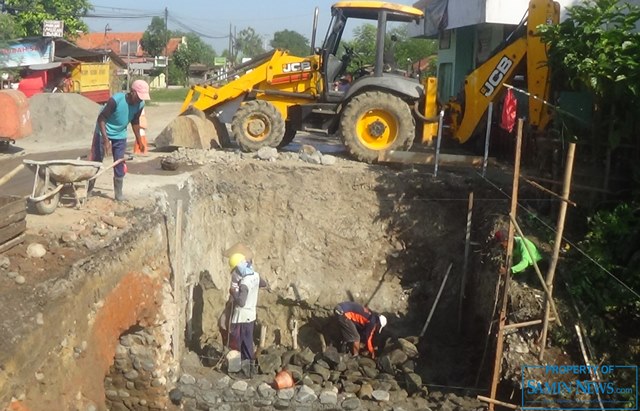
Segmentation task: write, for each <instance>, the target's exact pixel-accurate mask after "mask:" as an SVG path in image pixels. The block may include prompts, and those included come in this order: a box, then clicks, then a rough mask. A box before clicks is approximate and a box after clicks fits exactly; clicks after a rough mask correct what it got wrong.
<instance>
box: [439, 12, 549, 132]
mask: <svg viewBox="0 0 640 411" xmlns="http://www.w3.org/2000/svg"><path fill="white" fill-rule="evenodd" d="M559 16H560V5H559V4H558V3H557V2H555V1H553V0H531V2H530V3H529V10H528V18H527V27H526V34H525V35H524V36H523V37H520V38H518V39H516V40H514V41H513V42H511V43H510V44H509V45H507V46H506V47H505V48H503V49H501V50H500V51H499V52H498V53H496V54H495V55H493V56H492V57H491V58H489V59H488V60H487V61H486V62H484V63H483V64H482V65H481V66H480V67H478V68H477V69H476V70H474V71H473V72H472V73H471V74H469V76H467V78H466V79H465V83H464V99H463V101H460V102H459V101H456V100H452V101H450V102H449V103H447V108H448V110H449V115H450V119H451V129H452V134H453V137H454V138H455V139H456V140H458V141H459V142H460V143H464V142H466V141H467V140H468V139H469V138H471V136H472V135H473V132H474V130H475V129H476V127H477V126H478V123H479V122H480V121H481V119H482V117H483V116H484V113H485V112H486V111H487V108H488V107H489V104H490V103H491V102H495V101H496V98H497V97H499V96H501V95H502V93H501V91H502V90H503V88H504V84H505V83H506V82H508V81H510V80H511V79H512V78H513V75H514V73H515V69H516V67H517V66H518V65H519V64H520V63H521V61H522V60H523V59H525V58H526V79H527V90H528V92H529V113H528V121H529V124H530V125H531V126H532V127H534V128H538V129H544V128H545V126H546V125H547V124H548V123H549V121H550V112H549V109H548V108H545V106H544V104H545V103H544V102H545V101H548V100H549V97H550V93H551V92H550V81H549V80H550V72H549V67H548V65H547V54H546V45H545V44H544V43H543V42H542V41H541V39H540V37H539V36H538V35H537V27H538V26H539V25H541V24H557V23H558V21H559Z"/></svg>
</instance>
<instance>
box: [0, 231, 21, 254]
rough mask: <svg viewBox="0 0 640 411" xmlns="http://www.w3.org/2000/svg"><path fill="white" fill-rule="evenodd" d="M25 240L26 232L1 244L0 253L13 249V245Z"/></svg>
mask: <svg viewBox="0 0 640 411" xmlns="http://www.w3.org/2000/svg"><path fill="white" fill-rule="evenodd" d="M23 241H24V233H22V234H20V235H19V236H17V237H16V238H14V239H13V240H9V241H7V242H6V243H4V244H0V253H4V252H5V251H7V250H10V249H12V248H13V247H15V246H17V245H18V244H20V243H22V242H23Z"/></svg>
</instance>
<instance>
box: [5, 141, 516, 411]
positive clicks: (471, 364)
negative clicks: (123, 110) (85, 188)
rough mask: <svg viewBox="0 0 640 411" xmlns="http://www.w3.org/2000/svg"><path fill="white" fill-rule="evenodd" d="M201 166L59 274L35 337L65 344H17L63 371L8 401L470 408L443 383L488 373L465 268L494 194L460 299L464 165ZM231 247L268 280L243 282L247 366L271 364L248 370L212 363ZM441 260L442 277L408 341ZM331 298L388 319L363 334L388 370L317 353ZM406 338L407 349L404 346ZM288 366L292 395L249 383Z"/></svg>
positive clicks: (481, 308)
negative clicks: (256, 292)
mask: <svg viewBox="0 0 640 411" xmlns="http://www.w3.org/2000/svg"><path fill="white" fill-rule="evenodd" d="M198 155H199V154H198ZM205 160H206V161H205V162H206V163H207V164H205V165H204V166H203V167H201V168H200V169H199V170H198V171H197V172H195V173H193V175H192V176H191V177H190V178H189V179H187V180H186V181H185V183H184V185H182V186H181V187H174V188H167V189H166V190H164V191H161V192H158V194H157V198H156V204H155V206H154V207H152V208H145V209H135V210H130V212H129V213H128V214H126V215H125V216H124V217H123V218H127V219H129V221H130V222H131V224H130V225H129V226H128V228H125V229H123V230H122V231H121V232H119V235H118V239H117V240H114V241H113V242H112V244H111V245H110V246H108V247H106V248H104V249H101V250H97V251H96V252H95V253H94V255H92V256H90V258H88V259H87V260H85V261H84V262H83V263H82V264H77V265H75V266H74V268H73V269H72V270H71V271H70V274H69V275H68V278H67V281H68V282H69V284H72V285H73V286H72V287H71V289H73V290H74V292H76V293H77V294H79V296H76V297H77V298H73V299H72V298H70V297H71V296H66V295H65V296H61V297H60V298H63V300H61V301H63V302H64V304H62V305H59V306H58V308H57V309H56V310H59V311H60V312H59V313H58V312H53V313H51V314H52V315H54V314H55V315H58V316H59V319H60V322H59V325H60V326H59V327H56V328H55V329H53V330H52V331H51V332H53V334H52V336H51V337H50V341H52V344H54V345H57V344H59V342H60V341H62V340H63V339H65V338H66V339H67V346H66V348H65V349H64V350H62V352H63V353H66V354H65V355H57V356H51V355H48V354H47V353H45V350H44V349H39V350H34V351H32V355H37V356H40V357H42V358H40V363H41V364H43V365H41V366H40V367H39V369H40V370H41V371H42V373H43V374H44V375H47V379H49V378H51V381H53V379H55V378H56V376H58V377H62V375H65V376H66V378H65V379H63V380H64V382H60V383H56V384H55V385H53V382H52V383H51V384H52V385H51V386H48V387H47V388H48V389H47V390H43V389H40V390H38V389H37V387H36V389H33V388H28V387H26V386H25V385H22V384H20V383H16V384H14V385H13V386H12V387H11V390H10V392H11V395H12V396H13V397H15V398H18V396H19V395H20V393H24V395H23V398H24V402H25V403H27V404H30V406H31V407H32V408H31V409H33V410H37V409H43V408H40V407H39V406H38V405H33V404H36V403H38V401H41V402H40V403H47V402H46V401H51V402H50V403H53V402H54V401H63V403H64V404H67V405H69V407H71V406H72V405H73V406H76V407H77V409H82V410H84V409H90V408H89V407H91V406H93V407H96V408H95V409H114V410H116V409H122V410H124V409H129V410H152V409H165V408H163V407H166V409H172V407H174V408H175V409H177V408H176V407H177V406H176V405H174V404H177V403H180V404H181V406H182V407H183V408H184V409H241V408H238V407H244V408H246V409H253V408H251V407H254V408H260V407H263V408H264V409H273V408H274V407H275V408H278V409H283V408H282V407H285V406H289V407H291V409H297V408H296V407H298V408H304V409H332V408H331V407H333V409H336V408H337V409H359V407H360V408H365V409H385V407H386V408H390V407H391V405H395V406H404V407H405V408H406V409H420V408H422V407H424V406H432V407H433V406H439V404H444V403H445V402H448V403H450V404H453V405H452V407H453V409H455V408H460V409H462V408H464V409H469V408H474V407H478V406H479V403H477V401H475V400H471V399H469V398H470V396H471V395H472V394H474V393H473V391H472V390H461V389H460V387H463V388H464V387H468V388H473V387H475V386H476V385H477V383H478V379H479V382H480V384H482V385H486V381H487V380H486V378H487V376H486V375H478V369H480V364H481V361H482V357H483V348H484V345H485V337H486V327H487V325H488V323H489V321H490V318H491V315H492V309H493V303H494V297H495V273H494V271H493V270H492V268H494V267H489V266H486V267H485V266H484V265H482V264H481V262H482V261H483V253H484V251H483V250H484V247H485V246H486V239H487V238H488V236H489V235H490V232H491V230H492V228H493V220H492V218H495V216H496V215H497V213H499V212H503V209H504V207H505V206H506V200H505V201H504V202H498V203H495V202H477V204H476V207H475V208H474V215H473V219H474V225H473V227H474V229H473V231H472V235H471V238H472V240H473V243H472V249H471V253H470V255H469V263H468V266H469V270H468V275H467V277H466V279H465V291H466V292H465V293H464V296H463V298H462V300H461V297H460V288H461V283H462V267H463V258H464V246H465V243H464V241H465V227H466V219H467V208H468V202H467V199H468V194H469V192H470V191H474V192H475V196H476V198H483V197H488V198H495V197H496V194H495V192H493V189H492V188H491V187H486V186H484V185H483V184H482V183H481V182H480V181H479V180H477V179H476V178H475V177H473V175H474V173H472V172H467V173H465V172H463V171H461V172H459V173H448V172H441V173H440V174H439V177H438V178H437V179H434V178H433V176H432V174H431V170H430V169H426V168H403V169H392V168H388V167H383V166H370V165H365V164H360V163H353V162H350V161H346V160H342V159H338V160H337V162H336V163H335V164H333V165H331V166H323V165H313V164H306V163H303V162H301V161H299V160H298V159H296V158H293V157H290V158H288V157H284V158H280V159H278V160H276V161H259V160H256V159H250V158H245V157H243V156H242V155H239V154H235V153H215V152H214V153H212V154H207V155H205ZM179 203H180V204H179ZM500 207H502V208H500ZM497 210H499V211H497ZM238 242H241V243H243V244H246V245H247V246H249V247H250V248H251V250H252V251H253V252H254V258H253V262H254V266H255V269H256V271H258V272H259V273H260V274H261V275H262V276H264V277H265V278H266V279H267V280H268V281H269V283H270V289H271V290H270V291H261V292H260V296H259V303H258V320H257V323H256V331H255V340H256V345H257V344H258V342H259V340H260V338H261V335H260V331H261V330H266V333H265V336H264V337H263V341H264V350H263V351H262V352H261V353H260V354H259V356H258V358H261V357H264V358H268V359H269V360H270V363H269V364H270V365H269V366H266V365H265V366H264V370H260V371H259V372H258V373H257V374H256V375H255V376H254V377H253V378H249V379H247V378H245V377H242V378H241V376H240V375H236V374H232V375H226V374H225V373H223V371H224V369H225V368H224V366H222V367H215V365H217V364H218V362H219V361H217V359H218V358H219V352H218V351H219V349H220V347H221V346H223V345H224V342H223V341H222V339H221V336H220V334H219V331H218V317H219V315H220V313H221V312H222V309H223V307H224V304H225V302H226V300H227V297H228V289H229V284H230V275H229V268H228V265H227V260H226V258H225V257H224V253H225V250H227V249H228V248H229V247H230V246H231V245H233V244H235V243H238ZM449 264H453V265H452V270H451V274H450V276H449V277H448V280H447V283H446V284H445V286H444V288H443V293H442V296H441V298H440V300H439V303H438V306H437V307H436V309H435V311H434V315H433V317H432V320H431V322H430V323H429V327H428V329H427V331H426V333H425V335H424V336H423V337H422V338H420V337H418V335H419V334H420V331H421V329H422V327H423V326H424V323H425V321H426V319H427V315H428V314H429V312H430V310H431V308H432V305H433V304H434V301H435V299H436V295H437V293H438V290H439V288H440V285H441V283H442V281H443V278H444V276H445V273H446V272H447V267H448V266H449ZM78 300H81V301H80V302H79V301H78ZM346 300H353V301H357V302H360V303H362V304H366V305H367V306H369V307H370V308H371V309H373V310H374V311H377V312H380V313H383V314H385V315H386V316H387V318H388V319H389V323H388V325H387V327H385V329H384V331H383V333H382V334H381V335H379V337H378V338H377V341H376V344H377V345H378V346H379V347H380V352H381V356H380V358H382V357H384V356H385V355H386V356H389V355H392V354H391V353H393V352H395V354H393V355H396V356H397V357H398V358H400V359H402V360H403V361H400V359H398V358H395V359H394V361H395V363H394V364H393V367H391V368H389V367H385V366H384V365H381V364H380V361H378V362H375V361H373V362H371V360H370V361H367V360H366V359H359V360H354V359H347V358H344V361H345V364H347V363H348V364H351V365H347V366H348V367H351V368H347V370H350V371H352V374H351V375H349V376H348V377H345V375H344V371H339V370H336V369H332V366H331V364H330V361H327V359H326V356H332V357H335V354H333V353H334V352H335V349H336V347H337V345H338V344H337V337H338V336H337V334H336V330H337V327H336V324H335V319H334V318H333V317H332V309H333V307H334V306H335V305H336V304H337V303H339V302H341V301H346ZM461 301H462V304H460V303H461ZM87 307H88V308H87ZM460 307H462V312H461V313H459V308H460ZM56 310H54V311H56ZM70 313H74V314H70ZM71 317H73V318H71ZM293 321H297V323H298V326H299V333H298V338H297V345H298V347H299V349H298V352H297V354H295V353H292V346H293V345H294V342H293V340H292V333H291V328H292V327H291V324H292V322H293ZM71 329H72V330H73V333H72V334H73V335H70V334H69V333H70V331H69V330H71ZM83 341H84V342H85V343H84V344H83ZM403 341H406V342H407V344H404V343H403ZM403 344H404V345H403ZM409 344H410V345H409ZM411 346H415V347H416V350H417V352H416V355H415V356H414V357H410V356H409V355H408V353H407V350H408V351H409V352H412V349H411V348H410V347H411ZM78 347H79V348H78ZM407 347H409V348H407ZM216 349H218V351H216ZM323 350H324V351H325V353H323ZM394 350H395V351H394ZM397 350H400V352H398V351H397ZM74 353H75V354H74ZM212 353H213V354H212ZM301 353H305V354H301ZM326 353H332V354H326ZM336 354H337V353H336ZM487 355H490V353H487ZM265 356H266V357H265ZM301 356H302V357H304V358H305V359H304V360H299V357H301ZM404 356H406V357H407V358H406V359H404ZM212 358H213V359H214V360H212ZM276 358H277V359H276ZM287 358H288V359H289V361H287ZM295 358H298V360H294V359H295ZM341 358H342V357H341ZM487 358H491V357H490V356H489V357H487ZM309 359H310V360H311V362H308V360H309ZM263 361H267V360H266V359H265V360H263ZM292 361H294V362H298V364H296V363H293V362H292ZM305 361H306V363H305ZM278 363H279V364H278ZM265 364H266V363H265ZM325 364H327V365H329V368H327V371H328V372H329V375H328V376H323V374H326V373H325V369H324V365H325ZM353 364H355V365H353ZM363 364H364V365H363ZM287 365H291V366H295V367H300V371H301V373H302V374H301V375H300V376H299V377H300V378H297V380H296V381H297V385H296V387H295V389H294V393H293V394H292V396H291V398H286V397H287V396H288V395H289V393H287V394H283V395H280V394H279V393H277V392H276V393H275V394H273V395H271V391H270V390H268V389H267V388H265V386H264V385H263V384H267V385H269V384H272V383H273V381H274V377H275V373H276V372H277V371H279V370H280V369H282V368H283V367H286V366H287ZM314 367H316V369H315V371H314ZM56 370H58V371H56ZM60 370H66V371H64V373H63V372H61V371H60ZM296 370H297V369H296ZM331 372H333V373H334V375H331ZM335 372H340V373H341V374H340V375H337V374H335ZM358 373H359V374H358ZM367 373H368V374H367ZM16 374H18V373H16ZM24 375H25V376H24V379H25V380H27V379H29V377H27V374H26V372H25V374H24ZM318 375H320V377H318ZM414 375H415V376H417V378H415V377H413V376H414ZM305 377H306V379H305ZM325 377H326V378H325ZM332 378H333V379H334V381H331V379H332ZM18 381H19V380H18ZM412 384H413V385H412ZM363 385H365V389H364V390H367V389H368V387H369V386H370V387H371V388H372V390H373V391H383V392H382V393H379V392H378V393H376V395H377V396H381V397H380V398H382V399H378V398H377V397H376V398H373V397H372V395H373V394H371V395H369V394H367V393H363V394H360V390H362V389H363V388H362V387H363ZM5 387H7V386H5ZM303 387H306V388H303ZM40 388H42V387H40ZM261 391H264V393H266V394H264V393H262V392H261ZM329 391H331V392H332V393H335V397H336V398H335V402H334V400H333V394H331V393H329ZM385 393H386V394H385ZM263 394H264V395H263ZM387 396H388V397H387ZM465 396H466V397H465ZM178 397H179V398H178ZM323 398H324V399H325V401H328V402H325V403H323V402H322V399H323ZM356 403H357V404H356ZM207 407H208V408H207ZM350 407H355V408H350ZM376 407H382V408H376Z"/></svg>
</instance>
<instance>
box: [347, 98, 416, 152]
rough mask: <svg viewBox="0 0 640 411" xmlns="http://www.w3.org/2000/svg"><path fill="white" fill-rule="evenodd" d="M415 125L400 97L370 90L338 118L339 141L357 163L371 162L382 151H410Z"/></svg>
mask: <svg viewBox="0 0 640 411" xmlns="http://www.w3.org/2000/svg"><path fill="white" fill-rule="evenodd" d="M415 128H416V123H415V119H414V118H413V116H412V115H411V108H410V107H409V105H408V104H407V103H406V102H405V101H403V100H402V99H401V98H399V97H397V96H395V95H392V94H388V93H383V92H380V91H370V92H366V93H363V94H360V95H358V96H356V97H354V98H353V100H351V101H350V102H349V103H348V105H347V107H346V108H345V109H344V112H343V114H342V118H341V119H340V131H341V135H342V141H343V142H344V144H345V146H346V147H347V150H348V151H349V153H350V154H351V155H352V156H353V157H355V158H356V159H357V160H360V161H364V162H367V163H372V162H374V161H376V160H377V159H378V153H379V152H380V151H381V150H409V149H410V148H411V145H412V144H413V139H414V136H415Z"/></svg>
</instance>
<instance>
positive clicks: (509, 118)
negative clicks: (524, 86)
mask: <svg viewBox="0 0 640 411" xmlns="http://www.w3.org/2000/svg"><path fill="white" fill-rule="evenodd" d="M517 110H518V101H517V100H516V96H515V95H514V94H513V90H511V89H507V94H506V95H505V96H504V104H503V106H502V119H501V121H500V127H501V128H503V129H504V130H507V131H508V132H509V133H511V132H512V131H513V127H515V125H516V111H517Z"/></svg>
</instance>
